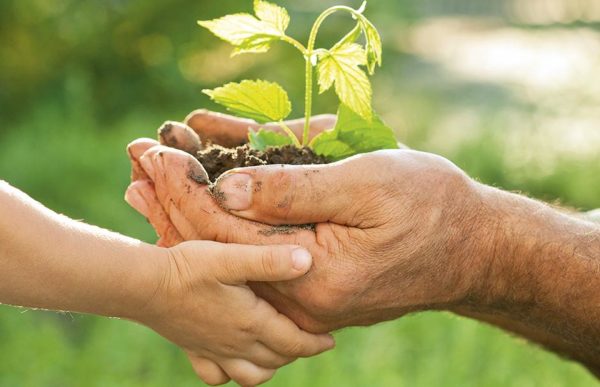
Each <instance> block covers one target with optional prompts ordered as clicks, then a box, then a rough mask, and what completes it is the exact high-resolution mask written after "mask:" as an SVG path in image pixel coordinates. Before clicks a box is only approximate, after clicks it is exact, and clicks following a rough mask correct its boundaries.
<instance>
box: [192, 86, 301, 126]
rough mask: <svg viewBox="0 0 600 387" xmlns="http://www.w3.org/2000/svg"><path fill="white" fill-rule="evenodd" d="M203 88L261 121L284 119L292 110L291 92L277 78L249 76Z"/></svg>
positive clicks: (220, 101)
mask: <svg viewBox="0 0 600 387" xmlns="http://www.w3.org/2000/svg"><path fill="white" fill-rule="evenodd" d="M202 92H203V93H205V94H207V95H208V96H209V97H210V98H211V99H212V100H213V101H215V102H216V103H218V104H221V105H223V106H225V107H226V108H227V110H229V111H231V112H233V113H235V114H238V115H240V116H242V117H247V118H251V119H253V120H256V121H258V122H260V123H265V122H269V121H282V120H284V119H285V118H286V117H287V116H288V115H289V114H290V112H291V111H292V105H291V103H290V100H289V98H288V95H287V93H286V92H285V90H283V88H282V87H281V86H279V85H278V84H277V83H274V82H267V81H261V80H256V81H248V80H245V81H242V82H240V83H235V82H232V83H228V84H226V85H224V86H222V87H217V88H216V89H213V90H202Z"/></svg>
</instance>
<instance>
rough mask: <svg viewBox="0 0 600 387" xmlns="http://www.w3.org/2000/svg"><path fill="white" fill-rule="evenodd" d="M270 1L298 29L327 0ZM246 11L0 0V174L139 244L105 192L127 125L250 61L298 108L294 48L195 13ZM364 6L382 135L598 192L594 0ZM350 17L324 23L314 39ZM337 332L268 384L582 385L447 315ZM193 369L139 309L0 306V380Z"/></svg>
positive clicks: (539, 356)
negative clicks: (388, 131) (133, 315)
mask: <svg viewBox="0 0 600 387" xmlns="http://www.w3.org/2000/svg"><path fill="white" fill-rule="evenodd" d="M278 3H279V4H281V5H284V6H286V7H287V8H288V9H289V11H290V13H291V15H292V24H291V28H290V34H292V35H293V36H295V37H297V38H299V39H302V40H305V39H306V36H307V34H308V30H307V29H308V28H309V25H310V24H312V21H313V20H314V18H315V17H316V16H317V14H318V13H319V12H320V11H322V10H323V9H324V8H326V7H327V6H330V5H334V4H338V3H337V2H334V1H331V0H319V1H315V0H303V1H291V0H288V1H279V2H278ZM339 3H340V4H346V5H350V6H354V7H358V6H359V5H360V1H359V0H352V1H348V0H344V1H340V2H339ZM250 10H251V1H249V0H248V1H240V0H219V1H216V0H215V1H198V0H197V1H192V0H174V1H162V2H150V1H142V0H129V1H126V0H103V1H101V0H27V1H23V0H2V1H0V178H2V179H5V180H7V181H8V182H10V183H11V184H13V185H15V186H16V187H18V188H20V189H22V190H24V191H25V192H27V193H29V194H30V195H32V196H33V197H34V198H36V199H38V200H40V201H41V202H42V203H44V204H45V205H47V206H48V207H50V208H52V209H54V210H56V211H59V212H62V213H65V214H67V215H69V216H71V217H73V218H76V219H82V220H84V221H86V222H89V223H93V224H97V225H100V226H103V227H106V228H109V229H112V230H115V231H118V232H120V233H123V234H126V235H131V236H134V237H137V238H141V239H143V240H146V241H149V242H153V241H154V240H155V235H154V233H153V231H152V229H151V227H150V226H149V225H148V224H147V223H146V221H145V220H144V219H143V218H142V217H141V216H139V215H138V214H137V213H135V212H134V211H133V210H132V209H130V208H129V207H128V206H127V205H126V204H125V202H124V201H123V193H124V190H125V188H126V187H127V184H128V179H129V164H128V160H127V157H126V154H125V146H126V144H127V143H128V142H129V141H130V140H132V139H134V138H137V137H144V136H145V137H154V135H155V130H156V128H157V127H158V126H159V125H160V124H161V123H162V122H163V121H164V120H167V119H176V120H181V119H183V117H184V116H185V115H186V114H187V113H188V112H190V111H191V110H193V109H195V108H199V107H207V108H216V107H215V106H214V105H213V104H211V103H210V102H209V101H208V98H207V97H206V96H204V95H203V94H201V92H200V91H201V89H202V88H205V87H214V86H218V85H220V84H222V83H223V82H225V81H229V80H239V79H242V78H248V77H249V78H256V77H261V78H265V79H269V80H276V81H278V82H280V83H281V84H282V85H284V86H285V88H286V89H287V90H288V91H290V93H291V97H292V99H293V100H294V101H297V102H296V103H295V111H294V115H295V116H299V115H300V114H301V107H302V104H301V99H302V92H303V78H302V75H301V74H302V70H303V68H302V61H301V58H299V57H298V56H297V55H295V54H294V55H291V53H292V51H290V50H292V48H289V47H287V46H285V45H277V46H276V47H275V48H274V49H273V50H272V51H271V52H270V53H268V54H266V55H259V56H252V55H249V56H241V57H237V58H235V59H232V60H230V59H229V53H230V50H231V48H230V47H229V46H228V45H226V44H223V43H222V42H221V41H219V40H218V39H216V38H215V37H213V36H212V35H211V34H210V33H208V32H207V31H205V30H202V29H200V28H199V27H197V26H196V24H195V22H196V20H197V19H210V18H215V17H218V16H222V15H225V14H227V13H231V12H238V11H250ZM367 13H368V16H369V18H370V19H371V20H372V21H373V22H374V23H375V25H376V26H377V27H378V28H379V30H380V32H381V34H382V36H383V39H384V65H383V68H382V69H380V70H379V71H378V72H377V73H376V76H375V77H374V80H373V82H374V90H375V97H374V106H375V107H376V109H377V110H378V112H379V113H380V114H381V115H382V116H383V117H384V119H385V120H386V121H387V122H388V123H389V124H390V125H391V126H392V127H394V128H395V129H396V131H397V135H398V139H399V140H400V141H402V142H404V143H406V144H407V145H409V146H410V147H413V148H415V149H419V150H425V151H430V152H435V153H439V154H441V155H443V156H445V157H447V158H449V159H450V160H452V161H454V162H455V163H456V164H458V165H459V166H460V167H462V168H463V169H465V170H466V171H467V172H468V173H469V174H470V175H471V176H473V177H475V178H477V179H479V180H481V181H483V182H485V183H488V184H492V185H495V186H498V187H501V188H504V189H508V190H516V191H522V192H525V193H527V194H529V195H532V196H534V197H536V198H540V199H543V200H546V201H550V202H558V203H561V204H563V205H566V206H570V207H574V208H578V209H582V210H588V209H592V208H596V207H600V108H599V106H600V2H599V1H597V0H505V1H501V0H496V1H490V0H485V1H484V0H452V1H448V0H404V1H391V0H385V1H384V0H371V1H370V3H369V6H368V8H367ZM349 23H350V22H349V21H348V20H346V19H345V18H344V17H340V18H334V19H331V20H330V21H328V22H327V23H326V24H325V26H324V27H323V33H322V35H321V37H322V40H321V42H322V44H323V45H327V44H328V43H329V42H333V41H334V39H336V38H339V36H340V35H339V34H340V32H341V31H342V30H343V29H345V28H347V27H348V26H350V24H349ZM334 102H335V99H334V98H333V96H332V95H326V96H324V97H319V98H318V99H317V102H316V111H317V113H319V112H334V109H335V105H334ZM375 172H376V171H374V173H375ZM423 189H427V187H423ZM82 259H85V257H82ZM0 270H1V268H0ZM207 318H209V317H208V316H207ZM336 337H337V342H338V344H337V348H336V349H335V350H334V351H332V352H330V353H327V354H325V355H322V356H319V357H317V358H314V359H306V360H300V361H298V362H296V363H294V364H292V365H291V366H288V367H286V368H284V369H282V370H281V371H280V372H279V373H278V374H277V375H276V376H275V378H274V379H273V380H272V381H271V382H270V385H272V386H290V387H293V386H412V387H417V386H519V387H525V386H589V385H594V384H595V383H596V382H595V381H594V379H593V378H592V377H591V376H590V375H589V374H588V373H587V372H586V371H585V370H584V369H583V368H582V367H580V366H579V365H577V364H574V363H571V362H568V361H563V360H561V359H559V358H558V357H556V356H554V355H552V354H549V353H547V352H544V351H543V350H540V349H537V348H536V347H534V346H531V345H527V344H526V343H525V342H524V341H523V340H520V339H515V338H513V337H511V336H509V335H507V334H505V333H503V332H501V331H499V330H496V329H494V328H491V327H488V326H485V325H483V324H479V323H477V322H473V321H470V320H467V319H463V318H459V317H455V316H452V315H450V314H444V313H423V314H419V315H415V316H409V317H406V318H403V319H401V320H398V321H395V322H388V323H384V324H380V325H378V326H375V327H371V328H368V329H366V328H352V329H346V330H343V331H342V332H339V333H337V334H336ZM198 384H200V382H199V381H198V380H197V379H196V376H195V374H194V373H193V372H192V369H191V367H190V366H189V365H188V363H187V360H186V358H185V356H184V355H183V353H182V352H180V351H179V350H178V349H177V348H175V347H174V346H173V345H171V344H169V343H168V342H166V341H165V340H163V339H162V338H160V337H159V336H157V335H156V334H154V333H153V332H151V331H150V330H148V329H146V328H144V327H141V326H137V325H134V324H132V323H129V322H127V321H119V320H116V319H106V318H96V317H89V316H83V315H77V314H69V313H64V314H58V313H52V312H43V311H33V310H25V309H16V308H12V307H8V306H0V386H2V387H4V386H7V387H9V386H10V387H20V386H34V387H38V386H44V387H45V386H49V387H52V386H61V387H62V386H65V387H69V386H192V385H198Z"/></svg>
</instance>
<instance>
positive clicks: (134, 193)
mask: <svg viewBox="0 0 600 387" xmlns="http://www.w3.org/2000/svg"><path fill="white" fill-rule="evenodd" d="M125 201H126V202H127V203H129V205H130V206H131V207H133V208H134V209H135V210H136V211H138V212H139V213H140V214H142V215H144V216H145V217H148V212H149V210H148V203H146V200H144V197H143V196H142V194H141V193H140V191H139V190H138V189H137V188H129V189H128V190H127V192H125Z"/></svg>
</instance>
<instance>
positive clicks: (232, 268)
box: [216, 244, 312, 284]
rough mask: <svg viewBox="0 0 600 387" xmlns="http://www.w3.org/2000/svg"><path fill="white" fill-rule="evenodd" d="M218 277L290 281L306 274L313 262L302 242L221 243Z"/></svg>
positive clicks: (227, 280) (235, 281) (230, 281)
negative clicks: (292, 244)
mask: <svg viewBox="0 0 600 387" xmlns="http://www.w3.org/2000/svg"><path fill="white" fill-rule="evenodd" d="M220 249H221V251H220V252H219V259H218V260H216V261H217V262H218V265H219V269H220V271H221V272H220V275H219V279H220V280H221V281H222V282H224V283H226V284H244V283H246V282H248V281H268V282H274V281H287V280H291V279H294V278H298V277H300V276H302V275H304V274H305V273H306V272H307V271H308V270H309V269H310V266H311V265H312V256H311V255H310V253H309V252H308V250H306V249H304V248H301V247H299V246H285V245H281V246H280V245H272V246H251V245H238V244H226V245H220Z"/></svg>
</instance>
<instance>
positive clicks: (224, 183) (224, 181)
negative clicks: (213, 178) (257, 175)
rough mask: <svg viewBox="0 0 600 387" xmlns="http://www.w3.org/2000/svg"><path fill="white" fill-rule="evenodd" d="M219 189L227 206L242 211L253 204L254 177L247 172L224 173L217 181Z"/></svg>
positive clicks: (223, 202) (224, 204)
mask: <svg viewBox="0 0 600 387" xmlns="http://www.w3.org/2000/svg"><path fill="white" fill-rule="evenodd" d="M217 190H218V191H219V192H221V193H222V194H223V201H222V204H223V206H225V208H227V209H229V210H234V211H242V210H246V209H248V208H250V205H251V204H252V177H250V175H247V174H245V173H231V174H226V175H223V176H222V177H221V178H219V180H218V181H217Z"/></svg>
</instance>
